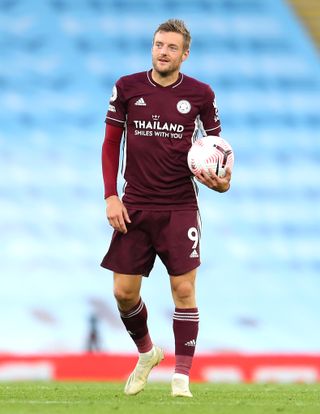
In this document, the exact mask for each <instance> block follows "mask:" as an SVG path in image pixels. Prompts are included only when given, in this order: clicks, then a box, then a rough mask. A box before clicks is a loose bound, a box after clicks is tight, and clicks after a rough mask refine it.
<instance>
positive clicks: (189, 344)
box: [185, 339, 197, 346]
mask: <svg viewBox="0 0 320 414" xmlns="http://www.w3.org/2000/svg"><path fill="white" fill-rule="evenodd" d="M185 345H186V346H196V345H197V342H196V340H195V339H192V340H191V341H188V342H186V343H185Z"/></svg>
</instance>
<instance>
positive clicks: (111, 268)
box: [100, 263, 152, 277]
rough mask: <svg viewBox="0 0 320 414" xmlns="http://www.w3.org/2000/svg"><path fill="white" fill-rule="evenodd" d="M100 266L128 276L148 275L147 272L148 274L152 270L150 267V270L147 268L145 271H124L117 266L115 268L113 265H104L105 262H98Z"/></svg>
mask: <svg viewBox="0 0 320 414" xmlns="http://www.w3.org/2000/svg"><path fill="white" fill-rule="evenodd" d="M100 266H101V267H103V268H104V269H107V270H110V271H111V272H114V273H121V274H123V275H129V276H137V275H139V276H144V277H148V276H149V274H150V272H151V270H152V268H151V269H150V270H147V271H144V272H132V271H130V272H125V271H123V270H120V269H119V268H118V269H117V268H115V267H111V266H108V265H105V264H102V263H101V264H100Z"/></svg>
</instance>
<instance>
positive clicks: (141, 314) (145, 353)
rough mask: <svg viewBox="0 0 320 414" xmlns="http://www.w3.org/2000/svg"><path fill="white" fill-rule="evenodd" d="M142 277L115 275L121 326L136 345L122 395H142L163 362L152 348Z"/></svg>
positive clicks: (115, 292)
mask: <svg viewBox="0 0 320 414" xmlns="http://www.w3.org/2000/svg"><path fill="white" fill-rule="evenodd" d="M141 282H142V276H141V275H125V274H120V273H114V296H115V298H116V301H117V304H118V309H119V312H120V316H121V319H122V322H123V323H124V325H125V327H126V329H127V331H128V333H129V335H130V336H131V338H132V339H133V341H134V342H135V344H136V346H137V348H138V351H139V359H138V362H137V365H136V367H135V369H134V370H133V371H132V373H131V374H130V376H129V378H128V380H127V383H126V385H125V389H124V391H125V393H126V394H128V395H135V394H138V392H140V391H142V390H143V388H144V387H145V385H146V383H147V379H148V376H149V374H150V371H151V369H152V368H153V367H155V366H156V365H158V364H159V362H160V361H161V360H162V359H163V351H162V350H161V349H160V348H158V347H157V346H155V345H153V343H152V341H151V338H150V335H149V330H148V325H147V318H148V312H147V308H146V305H145V304H144V302H143V301H142V299H141V297H140V288H141Z"/></svg>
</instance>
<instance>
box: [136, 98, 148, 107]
mask: <svg viewBox="0 0 320 414" xmlns="http://www.w3.org/2000/svg"><path fill="white" fill-rule="evenodd" d="M135 105H136V106H147V104H146V103H145V101H144V99H143V98H140V99H138V100H137V101H136V102H135Z"/></svg>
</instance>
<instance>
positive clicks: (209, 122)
mask: <svg viewBox="0 0 320 414" xmlns="http://www.w3.org/2000/svg"><path fill="white" fill-rule="evenodd" d="M200 120H201V123H202V125H203V131H202V132H203V134H204V135H216V136H219V135H220V132H221V123H220V117H219V111H218V108H217V104H216V98H215V94H214V92H213V90H212V89H211V88H210V86H209V85H206V88H205V89H204V96H203V105H202V107H201V111H200ZM209 171H210V175H209V174H208V173H206V172H205V171H201V172H200V173H199V174H196V179H197V180H198V181H199V182H200V183H201V184H204V185H205V186H207V187H209V188H211V189H212V190H214V191H218V192H219V193H225V192H226V191H228V190H229V188H230V181H231V170H230V168H226V175H225V176H224V177H218V176H217V174H216V173H215V172H214V171H213V170H212V169H210V170H209Z"/></svg>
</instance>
